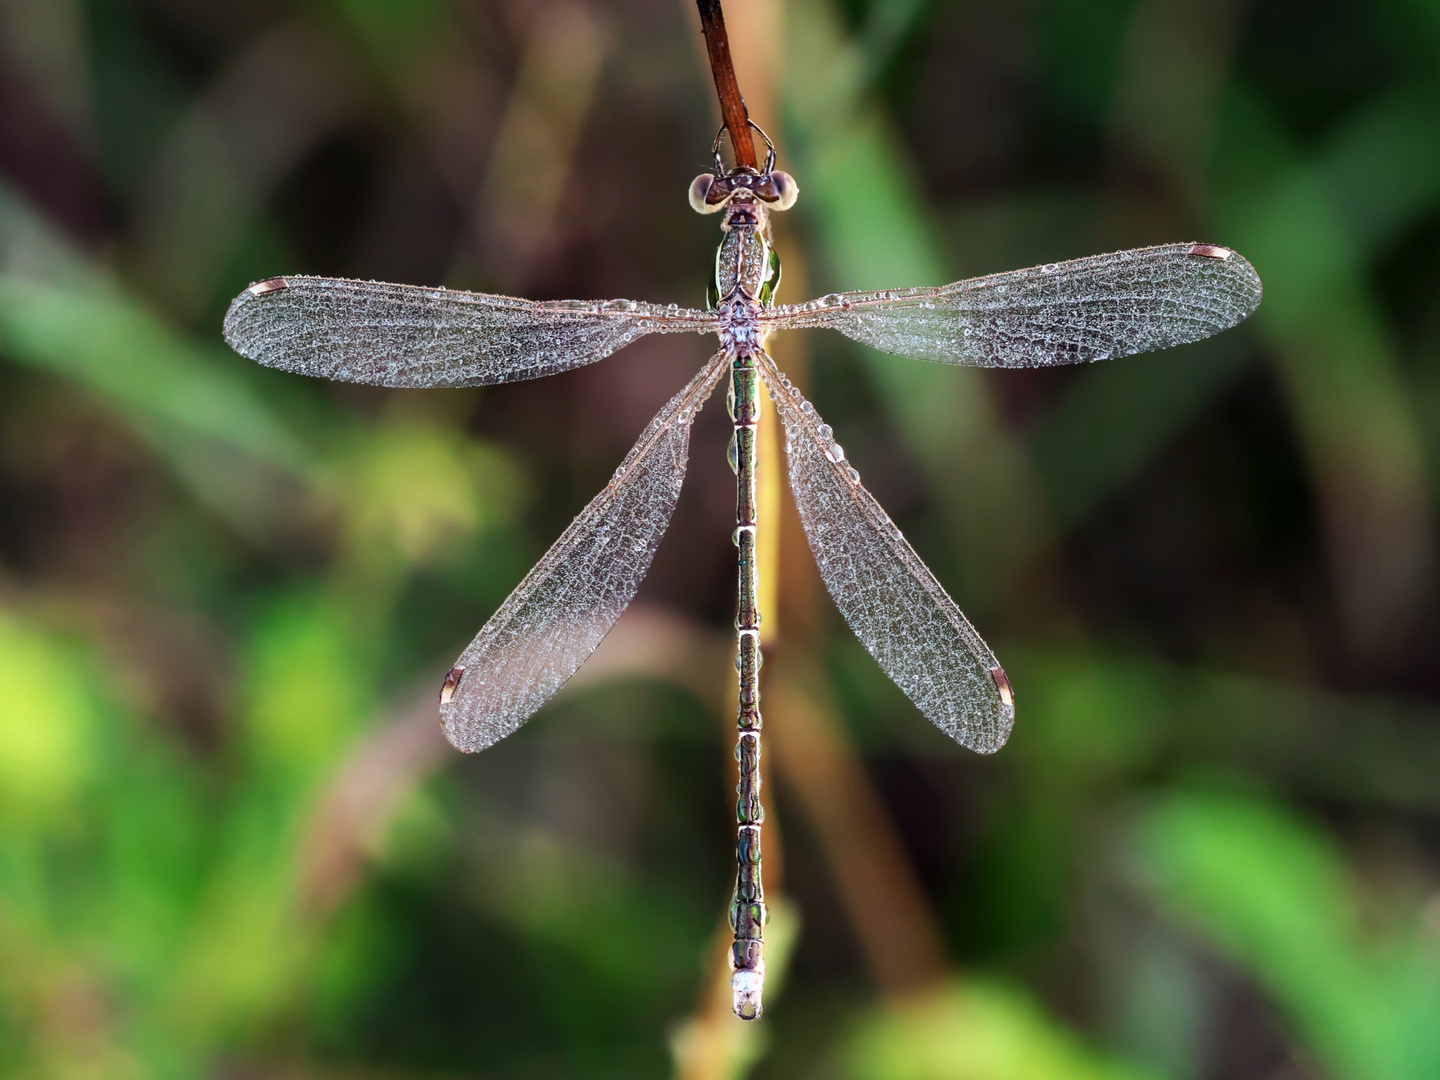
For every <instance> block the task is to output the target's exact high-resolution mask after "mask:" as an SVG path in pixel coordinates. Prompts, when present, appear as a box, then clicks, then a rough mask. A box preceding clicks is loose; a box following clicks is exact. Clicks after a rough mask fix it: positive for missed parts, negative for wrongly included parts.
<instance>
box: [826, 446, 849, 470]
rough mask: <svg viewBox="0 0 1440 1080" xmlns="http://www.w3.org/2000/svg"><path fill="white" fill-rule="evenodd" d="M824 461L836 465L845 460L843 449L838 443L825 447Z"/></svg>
mask: <svg viewBox="0 0 1440 1080" xmlns="http://www.w3.org/2000/svg"><path fill="white" fill-rule="evenodd" d="M825 460H827V461H829V462H831V463H833V464H835V465H838V464H840V462H842V461H844V460H845V448H844V447H843V446H841V445H840V444H839V443H838V442H832V443H830V444H829V445H827V446H826V447H825Z"/></svg>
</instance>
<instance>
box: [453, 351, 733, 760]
mask: <svg viewBox="0 0 1440 1080" xmlns="http://www.w3.org/2000/svg"><path fill="white" fill-rule="evenodd" d="M724 370H725V356H724V354H723V353H720V354H717V355H716V356H715V357H713V358H712V359H711V360H710V362H709V363H707V364H706V365H705V367H703V368H702V369H701V370H700V373H699V374H697V375H696V376H695V378H694V379H693V380H692V381H691V383H690V385H689V386H687V387H686V388H685V389H684V390H682V391H681V392H680V393H678V394H676V395H675V396H674V397H673V398H671V399H670V402H669V403H668V404H667V405H666V406H665V408H663V409H662V410H660V413H659V414H658V415H657V416H656V417H655V419H654V420H652V421H651V422H650V426H649V428H647V429H646V431H645V434H644V435H642V436H641V437H640V441H639V442H637V443H636V444H635V446H634V447H633V448H632V449H631V451H630V453H629V455H627V456H626V458H625V460H624V461H623V462H622V463H621V465H620V468H618V469H617V470H616V471H615V476H614V478H613V479H612V480H611V481H610V483H609V484H607V485H606V487H605V489H604V490H603V491H601V492H600V494H598V495H596V496H595V498H594V499H592V500H591V501H590V505H588V506H587V507H585V509H584V510H582V511H581V512H580V515H579V516H578V517H576V519H575V520H574V521H573V522H572V523H571V524H570V527H569V528H568V529H566V530H565V532H564V533H563V534H562V535H561V537H560V539H559V540H557V541H555V544H554V546H553V547H551V548H550V550H549V551H548V552H546V553H545V557H544V558H543V559H541V560H540V562H538V563H537V564H536V565H535V568H534V569H533V570H531V571H530V573H529V574H527V575H526V576H525V580H524V581H522V582H521V583H520V584H519V585H518V586H516V588H515V591H514V592H512V593H511V594H510V596H509V598H508V599H507V600H506V601H505V603H503V604H502V605H501V606H500V610H498V611H497V612H496V613H495V614H494V616H493V617H492V618H491V619H490V621H489V622H488V623H486V624H485V626H484V628H483V629H482V630H481V631H480V633H479V634H478V635H477V636H476V638H475V640H474V641H472V642H471V643H470V645H469V647H468V648H467V649H466V650H465V651H464V652H463V653H462V654H461V656H460V659H459V660H458V661H456V666H455V669H454V670H453V671H452V672H451V673H450V676H449V677H448V678H447V679H446V682H445V686H444V688H443V689H442V691H441V705H440V717H441V720H442V721H443V722H444V725H445V735H446V737H447V738H448V739H449V740H450V742H451V743H453V744H454V745H455V746H456V747H457V748H458V749H460V750H466V751H471V752H473V751H477V750H484V749H485V748H486V747H487V746H490V745H492V744H493V743H496V742H498V741H499V740H501V739H503V738H504V737H505V736H506V735H509V734H510V733H511V732H512V731H514V730H515V729H516V728H518V727H519V726H520V725H521V724H523V723H524V722H525V721H526V720H528V719H529V718H530V717H531V716H532V715H533V714H534V713H535V711H536V710H537V709H539V708H540V706H541V705H543V704H545V702H546V701H548V700H549V699H550V697H551V696H552V695H553V694H554V693H555V692H556V691H557V690H559V689H560V687H562V686H564V685H565V682H566V681H567V680H568V679H569V678H570V676H572V675H574V674H575V672H576V671H577V670H579V667H580V665H581V664H583V663H584V662H585V659H586V658H587V657H588V656H589V655H590V654H591V653H592V652H594V651H595V647H596V646H597V645H599V644H600V641H601V639H603V638H604V637H605V635H606V634H607V633H609V632H610V628H611V627H612V626H614V625H615V620H616V619H618V618H619V617H620V614H621V613H622V612H623V611H624V610H625V608H626V606H627V605H629V603H630V601H631V600H632V599H633V598H634V596H635V590H636V589H637V588H638V587H639V585H640V580H641V579H642V578H643V577H644V576H645V572H646V571H647V570H649V568H650V560H651V559H652V558H653V557H654V555H655V549H656V548H657V547H658V546H659V544H660V538H661V536H663V535H664V533H665V529H666V527H667V526H668V525H669V524H670V515H671V514H672V513H673V512H674V510H675V500H676V499H677V498H679V495H680V485H681V483H682V481H683V480H684V479H685V467H686V464H687V462H688V460H689V456H690V425H691V423H692V421H693V420H694V418H695V414H696V413H697V412H699V411H700V406H701V405H702V404H703V403H704V402H705V399H706V398H708V397H709V396H710V392H711V391H712V390H714V388H715V384H716V383H717V382H718V381H719V378H720V375H721V373H722V372H723V371H724Z"/></svg>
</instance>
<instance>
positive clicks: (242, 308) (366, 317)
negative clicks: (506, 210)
mask: <svg viewBox="0 0 1440 1080" xmlns="http://www.w3.org/2000/svg"><path fill="white" fill-rule="evenodd" d="M714 326H715V320H714V316H712V315H710V314H708V313H706V312H703V311H697V310H693V309H689V308H679V307H675V306H673V305H672V306H670V307H663V306H660V305H655V304H641V303H636V302H635V301H633V300H609V301H604V302H592V301H580V300H554V301H548V302H538V301H533V300H519V299H515V298H514V297H509V296H491V295H489V294H487V293H472V292H463V291H461V290H458V289H442V288H423V287H421V286H418V285H388V284H385V283H383V282H378V281H351V280H349V279H346V278H322V277H280V278H271V279H270V280H268V281H261V282H258V283H256V284H254V285H251V286H250V288H248V289H246V290H245V291H244V292H242V293H241V294H240V295H239V296H237V297H236V298H235V300H234V302H233V303H232V304H231V305H230V310H229V312H228V313H227V314H226V316H225V340H226V341H227V342H229V344H230V347H231V348H233V349H234V350H235V351H236V352H238V353H239V354H240V355H241V356H245V357H249V358H250V359H251V360H257V361H259V362H260V363H262V364H265V365H266V366H267V367H274V368H280V369H282V370H284V371H294V372H298V373H300V374H302V375H314V376H316V377H319V378H325V379H339V380H341V381H343V382H358V383H371V384H373V385H376V386H484V385H489V384H492V383H504V382H515V381H518V380H520V379H534V378H538V377H540V376H542V375H553V374H555V373H556V372H560V371H568V370H569V369H571V368H576V367H581V366H583V365H585V364H590V363H593V362H594V361H596V360H599V359H601V358H602V357H605V356H608V355H610V354H611V353H612V352H614V351H615V350H616V349H619V348H621V347H622V346H624V345H628V344H629V343H630V342H632V341H634V340H635V339H636V338H638V337H641V336H643V335H645V334H659V333H680V332H684V331H698V332H704V331H706V330H713V329H714Z"/></svg>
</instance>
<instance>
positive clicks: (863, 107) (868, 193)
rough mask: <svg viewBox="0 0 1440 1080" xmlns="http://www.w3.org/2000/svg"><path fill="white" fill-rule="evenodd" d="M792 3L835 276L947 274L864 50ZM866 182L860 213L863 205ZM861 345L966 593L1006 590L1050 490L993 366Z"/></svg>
mask: <svg viewBox="0 0 1440 1080" xmlns="http://www.w3.org/2000/svg"><path fill="white" fill-rule="evenodd" d="M786 17H787V18H788V19H789V20H790V26H791V28H790V29H789V30H788V31H787V33H786V45H787V49H788V54H787V59H786V64H785V73H786V85H785V95H786V105H787V117H788V127H787V130H788V131H789V133H790V135H791V137H792V141H793V144H794V149H795V151H796V157H797V158H798V159H799V163H800V164H799V167H798V168H797V170H796V171H797V174H798V175H800V176H803V177H804V180H805V197H804V199H802V200H801V202H800V204H799V205H800V206H801V207H802V208H803V210H804V211H805V212H806V213H807V214H808V215H809V220H810V221H812V222H814V224H815V225H816V227H817V231H818V234H819V237H820V241H821V246H822V247H823V249H824V250H825V252H826V254H827V255H828V257H829V258H828V261H829V263H830V265H831V267H832V268H833V273H834V278H835V281H834V282H833V284H835V285H837V286H840V287H843V288H847V289H851V288H896V287H899V286H902V285H939V284H943V283H944V282H946V281H948V280H950V277H951V274H950V273H949V272H948V271H947V270H946V268H945V264H944V259H943V257H942V255H941V253H940V252H939V250H938V249H937V248H936V246H935V244H934V241H933V239H932V237H933V235H934V231H935V230H934V228H933V226H932V224H931V223H930V222H929V221H927V220H926V213H925V210H924V208H923V205H922V203H921V201H920V198H919V196H918V193H917V192H916V191H915V189H914V185H913V183H912V182H911V180H910V178H909V177H908V176H907V175H906V172H905V167H904V153H903V151H902V150H901V149H900V145H899V143H898V141H897V140H896V139H894V138H893V137H891V135H890V133H889V131H888V129H887V127H886V125H885V122H884V119H883V116H882V114H881V113H880V112H879V110H878V108H877V107H876V106H874V105H867V104H864V103H862V101H861V100H860V99H859V96H858V95H859V92H860V90H861V89H862V84H863V79H864V57H863V54H862V53H861V52H860V50H859V49H858V48H857V47H856V46H855V45H854V43H852V42H851V41H849V40H847V39H846V37H845V36H844V34H843V32H842V30H841V28H840V26H839V23H838V20H837V16H836V13H835V12H834V10H833V9H832V8H831V6H830V5H829V4H828V3H827V2H826V0H797V2H796V3H794V4H792V5H790V6H789V8H788V9H787V12H786ZM858 192H864V196H865V211H864V213H857V212H856V205H855V199H856V195H857V193H858ZM865 357H866V360H867V362H868V369H869V372H870V375H871V377H872V378H873V379H874V380H875V383H876V385H877V386H878V387H879V388H880V390H881V392H882V393H883V394H884V396H885V398H886V401H887V403H888V405H889V407H890V409H891V411H892V412H893V413H894V414H895V416H896V420H897V423H896V427H897V429H898V430H899V431H900V432H901V434H902V437H904V438H906V439H907V440H908V441H909V442H910V444H911V446H912V447H913V448H914V449H915V451H916V452H917V454H918V456H919V457H920V459H921V460H922V461H923V462H924V463H925V466H926V468H927V470H928V471H929V473H930V478H931V482H932V487H933V490H934V492H935V494H936V497H937V498H938V499H939V501H940V504H941V506H942V507H943V508H944V510H945V511H946V516H947V519H948V522H949V524H950V527H951V529H952V530H953V531H954V534H955V536H956V539H957V540H958V541H959V546H960V549H961V553H962V565H963V572H964V575H965V582H964V587H963V588H962V589H960V590H958V591H959V594H960V597H961V599H962V602H963V603H964V604H965V605H966V606H967V609H975V610H978V609H981V608H983V607H984V606H985V605H986V604H987V603H991V602H996V601H998V600H999V599H1000V597H1002V596H1003V595H1004V593H1005V591H1006V589H1008V588H1009V587H1010V585H1011V584H1012V583H1013V582H1014V580H1015V577H1016V576H1017V575H1018V574H1019V573H1020V572H1021V571H1022V570H1023V569H1024V568H1025V567H1027V566H1028V565H1029V564H1030V562H1031V560H1032V558H1033V557H1034V555H1035V553H1036V552H1037V551H1038V550H1039V549H1041V548H1043V547H1044V546H1045V545H1046V544H1047V543H1048V542H1049V539H1050V535H1051V534H1050V529H1049V525H1048V521H1047V517H1046V511H1045V507H1044V496H1043V493H1042V492H1041V491H1040V489H1039V486H1038V484H1037V482H1036V478H1035V476H1034V475H1033V473H1032V472H1031V471H1030V469H1029V466H1028V463H1027V462H1026V460H1025V457H1024V454H1023V453H1022V452H1021V451H1020V449H1019V447H1018V446H1017V444H1016V443H1015V441H1014V440H1013V439H1012V438H1010V437H1009V435H1008V433H1007V432H1006V431H1005V429H1004V427H1003V426H1002V425H1001V423H1000V421H999V418H998V416H997V415H996V413H995V409H994V406H993V404H992V403H991V400H990V394H989V391H988V387H987V385H986V382H985V376H984V374H982V373H981V372H979V371H975V370H973V369H968V368H943V369H942V368H939V367H936V366H934V365H930V364H923V363H917V362H915V361H911V360H904V359H900V358H897V357H893V356H885V355H882V354H880V353H877V352H874V351H872V350H868V349H867V350H865ZM942 576H943V575H942ZM974 613H975V611H974V610H971V614H972V615H973V614H974Z"/></svg>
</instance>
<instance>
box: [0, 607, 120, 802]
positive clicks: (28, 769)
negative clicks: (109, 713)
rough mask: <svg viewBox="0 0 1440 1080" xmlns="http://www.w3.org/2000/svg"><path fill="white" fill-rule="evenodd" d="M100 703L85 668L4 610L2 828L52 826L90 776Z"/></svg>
mask: <svg viewBox="0 0 1440 1080" xmlns="http://www.w3.org/2000/svg"><path fill="white" fill-rule="evenodd" d="M97 719H98V718H97V716H96V710H95V704H94V702H93V700H92V699H91V698H90V696H89V692H88V674H87V672H86V668H85V665H84V664H83V663H81V662H80V660H79V659H78V658H77V657H76V656H75V655H73V653H72V652H71V651H70V650H67V649H64V648H62V647H61V646H59V645H57V644H56V643H55V642H53V641H51V640H50V639H49V638H48V637H47V636H46V635H44V634H41V633H38V632H37V631H35V630H34V629H32V628H30V627H27V626H24V625H23V624H21V623H20V622H18V621H16V620H15V619H14V618H13V617H11V616H9V615H8V614H6V613H5V612H4V611H3V610H0V825H3V826H4V827H5V829H6V830H7V831H8V830H11V829H15V828H17V827H20V828H35V827H36V826H41V827H43V826H45V825H46V824H51V825H53V824H54V823H56V821H57V820H64V819H65V818H67V817H68V816H69V811H71V810H72V807H71V806H69V805H67V804H70V803H71V802H72V801H73V799H74V798H75V796H76V795H77V794H78V792H79V791H80V790H81V787H82V785H83V784H84V783H85V780H86V779H87V777H88V776H89V775H90V773H91V770H92V768H93V765H94V762H93V761H92V759H91V754H90V751H91V745H92V739H93V729H94V727H95V725H96V723H97Z"/></svg>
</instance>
